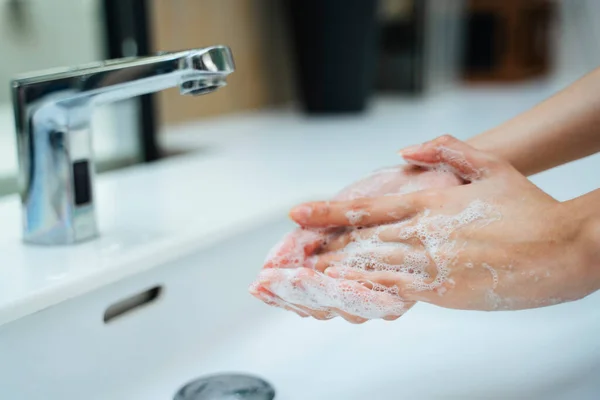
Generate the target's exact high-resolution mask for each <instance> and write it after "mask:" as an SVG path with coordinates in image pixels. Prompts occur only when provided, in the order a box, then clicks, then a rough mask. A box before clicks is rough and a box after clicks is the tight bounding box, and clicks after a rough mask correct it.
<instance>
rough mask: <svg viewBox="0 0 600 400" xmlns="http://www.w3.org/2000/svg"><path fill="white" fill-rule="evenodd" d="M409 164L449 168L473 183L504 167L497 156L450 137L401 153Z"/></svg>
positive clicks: (446, 136)
mask: <svg viewBox="0 0 600 400" xmlns="http://www.w3.org/2000/svg"><path fill="white" fill-rule="evenodd" d="M400 154H401V155H402V157H403V158H404V159H405V160H406V161H407V162H409V163H412V164H415V165H424V166H443V165H447V166H449V167H450V168H451V169H452V170H453V171H454V172H455V173H456V174H457V175H458V176H460V177H461V178H463V179H465V180H468V181H473V180H477V179H480V178H482V177H483V176H485V175H486V174H487V173H489V172H494V170H497V169H498V168H499V167H501V166H502V165H504V163H503V162H501V161H500V160H499V159H498V158H496V157H495V156H493V155H491V154H489V153H485V152H482V151H479V150H477V149H475V148H474V147H471V146H470V145H468V144H467V143H465V142H462V141H460V140H458V139H456V138H454V137H452V136H450V135H445V136H441V137H439V138H436V139H434V140H432V141H429V142H426V143H424V144H422V145H420V146H413V147H409V148H407V149H403V150H401V151H400Z"/></svg>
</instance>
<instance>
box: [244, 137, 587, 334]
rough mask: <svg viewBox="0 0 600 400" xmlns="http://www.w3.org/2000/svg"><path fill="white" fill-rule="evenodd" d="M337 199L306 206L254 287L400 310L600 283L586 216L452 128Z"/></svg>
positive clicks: (353, 313)
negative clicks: (587, 249)
mask: <svg viewBox="0 0 600 400" xmlns="http://www.w3.org/2000/svg"><path fill="white" fill-rule="evenodd" d="M400 154H401V155H402V157H403V158H404V159H405V161H407V163H408V165H403V166H398V167H394V168H388V169H384V170H380V171H376V172H375V173H373V174H372V175H371V176H370V177H367V178H365V179H363V180H361V181H359V182H357V183H355V184H353V185H351V186H349V187H348V188H346V189H345V190H343V191H342V192H341V193H339V194H338V195H337V196H336V197H335V198H334V200H332V201H321V202H313V203H307V204H303V205H300V206H298V207H296V208H294V209H293V210H292V211H291V213H290V216H291V218H292V219H293V220H294V221H295V222H297V223H298V224H299V225H300V226H301V228H300V229H298V230H296V231H294V232H292V233H290V234H289V235H287V236H286V237H285V238H284V240H283V241H282V242H281V243H280V244H279V245H278V246H276V247H275V248H274V249H273V250H272V252H271V254H270V255H269V256H268V258H267V260H266V263H265V265H264V268H263V270H262V271H261V272H260V274H259V276H258V278H257V280H256V282H255V283H254V284H252V285H251V287H250V292H251V294H253V295H254V296H255V297H257V298H259V299H261V300H262V301H264V302H265V303H267V304H269V305H273V306H277V307H282V308H284V309H287V310H289V311H293V312H296V313H297V314H298V315H300V316H302V317H307V316H312V317H314V318H317V319H321V320H324V319H330V318H333V317H336V316H341V317H343V318H344V319H346V320H348V321H350V322H353V323H362V322H365V321H367V320H369V319H380V318H381V319H386V320H394V319H397V318H398V317H400V316H401V315H403V314H404V313H405V312H406V311H407V310H408V309H410V308H411V307H412V306H413V305H414V304H415V302H417V301H424V302H429V303H433V304H436V305H439V306H442V307H447V308H456V309H474V310H506V309H524V308H534V307H541V306H546V305H551V304H556V303H559V302H564V301H570V300H575V299H579V298H581V297H584V296H586V295H587V294H589V293H591V292H593V290H594V289H593V285H592V284H591V283H589V282H586V276H587V275H586V273H585V272H586V271H584V268H585V267H584V266H585V263H584V262H580V261H583V260H579V259H578V257H579V254H581V252H580V251H578V249H577V248H576V247H577V244H576V243H577V242H576V241H575V240H574V239H575V236H577V234H578V232H579V228H580V225H579V222H580V221H578V220H577V218H573V215H571V214H570V213H569V210H567V209H565V208H564V207H563V206H562V204H563V203H560V202H558V201H556V200H554V199H553V198H552V197H550V196H549V195H547V194H546V193H544V192H543V191H541V190H540V189H539V188H537V187H536V186H535V185H533V184H532V183H531V182H530V181H529V180H528V179H527V178H526V177H524V176H523V175H521V174H520V173H519V172H518V171H517V170H516V169H514V168H513V167H512V166H511V165H510V164H508V163H507V162H505V161H503V160H501V159H499V158H497V157H495V156H494V155H492V154H488V153H484V152H481V151H478V150H476V149H474V148H472V147H471V146H469V145H467V144H466V143H464V142H461V141H459V140H457V139H455V138H453V137H451V136H443V137H440V138H438V139H435V140H433V141H431V142H428V143H425V144H423V145H420V146H415V147H411V148H408V149H404V150H402V151H401V152H400Z"/></svg>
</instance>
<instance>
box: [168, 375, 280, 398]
mask: <svg viewBox="0 0 600 400" xmlns="http://www.w3.org/2000/svg"><path fill="white" fill-rule="evenodd" d="M273 398H275V389H273V386H271V385H270V384H269V383H268V382H266V381H264V380H262V379H260V378H257V377H254V376H251V375H243V374H219V375H209V376H205V377H201V378H198V379H196V380H194V381H191V382H189V383H187V384H186V385H185V386H183V387H182V388H181V389H179V391H178V392H177V394H175V397H174V400H273Z"/></svg>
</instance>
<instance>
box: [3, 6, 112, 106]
mask: <svg viewBox="0 0 600 400" xmlns="http://www.w3.org/2000/svg"><path fill="white" fill-rule="evenodd" d="M99 3H100V2H99V1H98V0H77V1H73V0H29V1H28V0H17V1H14V0H2V1H1V2H0V54H1V59H2V61H1V62H0V83H1V84H2V87H1V90H0V103H4V102H7V101H9V90H8V81H9V79H10V78H11V77H12V76H14V75H15V74H17V73H22V72H26V71H32V70H38V69H45V68H50V67H57V66H62V65H73V64H76V63H82V62H90V61H94V60H98V59H101V58H102V56H103V51H102V50H103V49H102V40H103V39H102V32H101V27H100V18H98V13H99ZM14 4H19V5H17V6H15V5H14ZM19 10H20V11H19Z"/></svg>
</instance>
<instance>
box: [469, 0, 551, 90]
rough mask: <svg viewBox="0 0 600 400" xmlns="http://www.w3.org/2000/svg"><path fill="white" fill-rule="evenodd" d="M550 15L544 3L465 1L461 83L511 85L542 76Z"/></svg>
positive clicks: (547, 53) (547, 51)
mask: <svg viewBox="0 0 600 400" xmlns="http://www.w3.org/2000/svg"><path fill="white" fill-rule="evenodd" d="M553 14H554V4H553V3H551V2H550V1H547V0H503V1H497V0H469V3H468V11H467V24H466V25H467V26H466V30H467V32H466V45H465V47H464V50H465V51H464V57H463V68H464V77H465V79H466V80H468V81H514V80H521V79H526V78H532V77H536V76H541V75H543V74H545V73H546V72H547V71H548V70H549V64H550V61H549V60H550V39H551V38H550V31H549V30H550V29H549V28H550V22H551V18H552V16H553Z"/></svg>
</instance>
